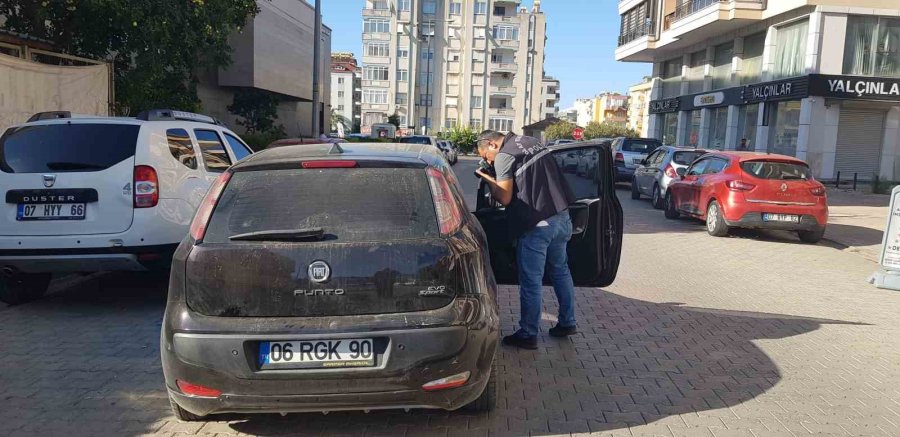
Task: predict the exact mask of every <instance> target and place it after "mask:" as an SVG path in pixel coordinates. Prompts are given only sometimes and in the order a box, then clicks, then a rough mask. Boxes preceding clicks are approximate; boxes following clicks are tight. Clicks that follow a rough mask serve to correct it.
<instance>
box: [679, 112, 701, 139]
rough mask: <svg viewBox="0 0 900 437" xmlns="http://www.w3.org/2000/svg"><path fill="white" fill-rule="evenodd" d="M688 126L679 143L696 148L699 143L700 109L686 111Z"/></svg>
mask: <svg viewBox="0 0 900 437" xmlns="http://www.w3.org/2000/svg"><path fill="white" fill-rule="evenodd" d="M687 115H688V123H690V124H689V126H688V128H687V129H686V130H685V132H684V135H685V136H684V138H682V139H681V144H682V145H686V146H687V147H694V148H696V147H697V146H698V145H699V144H700V110H699V109H695V110H693V111H690V112H688V113H687Z"/></svg>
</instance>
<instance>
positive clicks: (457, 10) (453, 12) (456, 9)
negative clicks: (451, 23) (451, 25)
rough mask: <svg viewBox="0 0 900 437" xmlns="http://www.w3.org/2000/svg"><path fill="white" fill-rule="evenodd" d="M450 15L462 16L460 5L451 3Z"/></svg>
mask: <svg viewBox="0 0 900 437" xmlns="http://www.w3.org/2000/svg"><path fill="white" fill-rule="evenodd" d="M450 15H462V3H460V2H451V3H450Z"/></svg>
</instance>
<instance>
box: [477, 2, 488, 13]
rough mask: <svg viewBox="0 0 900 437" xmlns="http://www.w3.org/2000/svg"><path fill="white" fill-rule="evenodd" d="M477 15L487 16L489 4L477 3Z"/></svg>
mask: <svg viewBox="0 0 900 437" xmlns="http://www.w3.org/2000/svg"><path fill="white" fill-rule="evenodd" d="M475 15H487V2H479V1H476V2H475Z"/></svg>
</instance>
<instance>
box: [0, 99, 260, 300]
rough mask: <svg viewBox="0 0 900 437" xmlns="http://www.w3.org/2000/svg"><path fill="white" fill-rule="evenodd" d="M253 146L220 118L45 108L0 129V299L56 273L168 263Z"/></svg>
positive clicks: (17, 295)
mask: <svg viewBox="0 0 900 437" xmlns="http://www.w3.org/2000/svg"><path fill="white" fill-rule="evenodd" d="M251 153H252V152H251V149H250V148H249V147H247V145H246V144H245V143H244V142H243V141H241V139H240V138H239V137H238V136H237V135H236V134H235V133H234V132H232V131H230V130H228V129H226V128H225V127H223V126H222V125H220V124H219V123H218V122H217V121H216V120H215V119H213V118H211V117H207V116H204V115H199V114H192V113H187V112H180V111H171V110H153V111H147V112H143V113H141V114H138V116H137V117H135V118H113V117H89V116H73V115H72V114H70V113H68V112H52V113H40V114H36V115H35V116H33V117H31V119H29V120H28V122H27V123H25V124H22V125H18V126H13V127H10V128H9V129H7V130H6V132H5V133H4V134H3V136H2V137H0V192H2V194H3V195H4V196H5V202H4V203H3V204H0V301H3V302H6V303H8V304H12V305H14V304H18V303H22V302H26V301H29V300H33V299H36V298H39V297H40V296H42V295H43V294H44V292H46V290H47V287H48V285H49V282H50V278H51V274H52V273H65V272H98V271H121V270H124V271H143V270H155V269H160V270H165V269H167V268H168V266H169V264H170V262H171V255H172V253H173V252H174V250H175V247H176V246H177V245H178V243H179V242H181V240H182V239H183V238H184V237H185V236H186V235H187V233H188V228H189V226H190V223H191V219H192V218H193V216H194V212H195V211H196V209H197V207H198V206H199V205H200V202H201V201H202V199H203V196H204V195H205V194H206V191H207V189H208V188H209V186H210V184H211V183H212V182H213V181H214V180H215V179H216V178H217V177H218V176H219V175H220V174H221V173H223V172H224V171H225V169H227V168H228V167H229V166H231V164H232V163H233V162H236V161H238V160H240V159H242V158H244V157H245V156H247V155H250V154H251Z"/></svg>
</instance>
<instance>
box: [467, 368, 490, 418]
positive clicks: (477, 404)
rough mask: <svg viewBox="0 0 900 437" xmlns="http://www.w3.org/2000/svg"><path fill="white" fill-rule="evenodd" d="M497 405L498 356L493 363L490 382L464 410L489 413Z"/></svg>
mask: <svg viewBox="0 0 900 437" xmlns="http://www.w3.org/2000/svg"><path fill="white" fill-rule="evenodd" d="M496 406H497V358H496V357H495V358H494V362H493V363H491V376H490V378H489V379H488V383H487V385H486V386H484V391H483V392H481V395H479V396H478V399H475V400H474V401H472V402H470V403H468V404H466V406H464V407H463V410H466V411H474V412H478V413H487V412H489V411H493V410H494V408H495V407H496Z"/></svg>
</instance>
